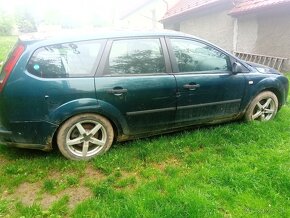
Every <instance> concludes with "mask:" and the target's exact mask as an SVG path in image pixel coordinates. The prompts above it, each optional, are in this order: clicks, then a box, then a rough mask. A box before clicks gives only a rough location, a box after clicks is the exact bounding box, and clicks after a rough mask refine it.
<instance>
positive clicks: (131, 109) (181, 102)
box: [0, 31, 288, 160]
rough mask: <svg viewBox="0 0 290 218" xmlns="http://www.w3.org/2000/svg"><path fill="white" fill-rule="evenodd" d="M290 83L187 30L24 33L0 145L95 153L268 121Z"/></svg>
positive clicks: (9, 74)
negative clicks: (192, 130)
mask: <svg viewBox="0 0 290 218" xmlns="http://www.w3.org/2000/svg"><path fill="white" fill-rule="evenodd" d="M287 93H288V80H287V78H286V77H284V76H283V75H282V74H280V73H279V72H277V71H276V70H274V69H271V68H268V67H265V66H261V65H257V64H253V63H245V62H244V61H242V60H239V59H238V58H236V57H235V56H233V55H231V54H229V53H228V52H226V51H224V50H222V49H221V48H219V47H217V46H215V45H213V44H211V43H209V42H206V41H204V40H201V39H199V38H196V37H193V36H191V35H186V34H183V33H178V32H172V31H162V32H140V31H139V32H118V31H115V32H102V33H101V32H99V33H94V34H69V35H67V34H65V35H58V36H50V37H48V36H47V37H39V36H35V35H33V36H32V37H28V38H26V39H24V38H20V39H19V40H18V42H17V44H16V45H15V48H14V49H13V50H12V52H11V53H10V55H9V57H8V60H7V61H6V63H5V65H4V66H3V69H2V72H1V74H0V142H1V144H5V145H8V146H17V147H24V148H33V149H41V150H50V149H52V143H53V142H56V144H57V145H58V148H59V150H60V152H61V153H62V154H63V155H64V156H65V157H66V158H69V159H73V160H81V159H90V158H92V157H95V156H97V155H100V154H103V153H104V152H106V151H107V150H108V149H109V148H110V146H111V145H112V143H113V142H114V141H124V140H128V139H132V138H136V137H144V136H149V135H155V134H160V133H164V132H171V131H174V130H178V129H181V128H185V127H189V126H192V125H200V124H210V123H217V122H224V121H228V120H235V119H240V118H244V119H245V120H247V121H251V120H259V121H267V120H271V119H273V118H274V117H275V115H276V113H277V111H278V110H279V109H280V108H281V106H282V105H283V104H285V102H286V99H287Z"/></svg>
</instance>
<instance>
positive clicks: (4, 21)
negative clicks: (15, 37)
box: [0, 10, 14, 36]
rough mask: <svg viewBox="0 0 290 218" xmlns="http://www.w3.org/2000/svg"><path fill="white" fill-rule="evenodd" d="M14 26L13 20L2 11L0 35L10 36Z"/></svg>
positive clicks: (0, 13) (0, 12)
mask: <svg viewBox="0 0 290 218" xmlns="http://www.w3.org/2000/svg"><path fill="white" fill-rule="evenodd" d="M13 25H14V21H13V18H12V17H11V16H9V15H7V14H5V13H4V12H3V11H1V10H0V35H2V36H3V35H10V34H11V32H12V29H13Z"/></svg>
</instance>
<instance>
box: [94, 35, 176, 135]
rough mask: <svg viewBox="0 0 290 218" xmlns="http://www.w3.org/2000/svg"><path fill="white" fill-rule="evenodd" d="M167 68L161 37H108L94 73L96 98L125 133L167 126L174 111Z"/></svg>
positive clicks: (173, 91)
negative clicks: (100, 60) (110, 38)
mask: <svg viewBox="0 0 290 218" xmlns="http://www.w3.org/2000/svg"><path fill="white" fill-rule="evenodd" d="M170 72H171V68H170V64H169V56H168V54H167V51H166V50H165V41H164V38H159V37H149V38H148V37H147V38H122V39H114V40H109V42H108V44H107V46H106V49H105V52H104V55H103V58H102V62H101V65H100V66H99V69H98V72H97V75H96V77H95V87H96V96H97V99H98V101H99V102H100V105H101V107H103V108H104V110H107V112H108V113H111V114H112V113H113V115H110V116H115V117H114V119H116V120H118V121H119V122H120V123H121V124H122V125H123V127H126V128H123V131H124V132H125V133H126V134H140V133H145V132H153V131H156V130H163V129H167V128H169V127H170V126H171V125H172V124H173V123H174V121H175V119H174V118H175V111H176V81H175V78H174V76H173V75H170V74H168V73H170ZM109 111H111V112H109ZM113 111H114V112H113ZM104 113H106V111H104Z"/></svg>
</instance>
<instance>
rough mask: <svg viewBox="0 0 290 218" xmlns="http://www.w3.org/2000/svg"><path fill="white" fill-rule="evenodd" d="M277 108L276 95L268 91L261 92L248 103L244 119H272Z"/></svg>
mask: <svg viewBox="0 0 290 218" xmlns="http://www.w3.org/2000/svg"><path fill="white" fill-rule="evenodd" d="M277 110H278V99H277V96H276V95H275V94H274V93H273V92H270V91H265V92H261V93H260V94H258V95H257V96H256V97H255V98H254V99H253V101H252V102H251V103H250V105H249V107H248V109H247V111H246V113H245V120H246V121H253V120H258V121H268V120H272V119H273V118H274V117H275V116H276V114H277Z"/></svg>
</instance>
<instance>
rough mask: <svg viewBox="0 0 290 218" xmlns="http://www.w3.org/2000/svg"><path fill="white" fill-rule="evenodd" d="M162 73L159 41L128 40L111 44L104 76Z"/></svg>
mask: <svg viewBox="0 0 290 218" xmlns="http://www.w3.org/2000/svg"><path fill="white" fill-rule="evenodd" d="M163 72H165V63H164V56H163V53H162V48H161V43H160V41H159V39H129V40H117V41H114V42H113V44H112V48H111V52H110V56H109V60H108V64H107V70H106V74H111V75H124V74H146V73H163Z"/></svg>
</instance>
